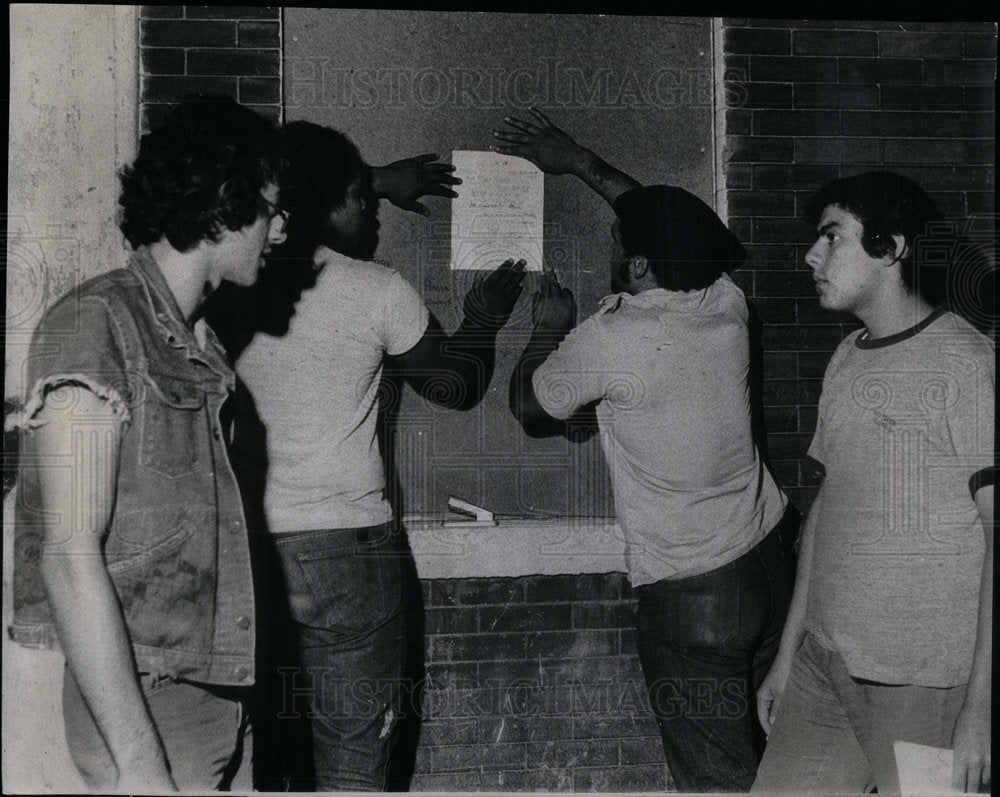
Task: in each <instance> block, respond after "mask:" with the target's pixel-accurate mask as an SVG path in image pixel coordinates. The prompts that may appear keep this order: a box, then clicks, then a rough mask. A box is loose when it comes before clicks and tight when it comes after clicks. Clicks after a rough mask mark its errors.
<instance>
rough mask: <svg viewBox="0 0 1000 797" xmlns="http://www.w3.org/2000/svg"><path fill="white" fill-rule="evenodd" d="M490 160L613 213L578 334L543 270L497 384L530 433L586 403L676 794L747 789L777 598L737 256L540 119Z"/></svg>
mask: <svg viewBox="0 0 1000 797" xmlns="http://www.w3.org/2000/svg"><path fill="white" fill-rule="evenodd" d="M532 113H533V115H534V117H535V120H534V121H533V122H525V121H521V120H517V119H510V118H508V119H506V120H505V121H507V123H508V124H509V125H510V126H511V127H512V128H513V129H514V130H513V131H498V133H497V134H496V135H497V138H499V139H500V140H501V141H504V142H505V144H503V145H501V146H499V147H498V149H499V150H500V151H502V152H507V153H510V154H514V155H521V156H523V157H526V158H528V159H530V160H532V161H533V162H534V163H535V164H536V165H538V167H539V168H541V169H542V170H543V171H545V172H549V173H562V172H567V173H571V174H575V175H576V176H578V177H579V178H580V179H581V180H583V181H584V182H585V183H587V185H589V186H590V187H591V188H593V189H594V190H595V191H597V192H598V193H599V194H600V195H601V196H602V197H604V198H605V199H606V200H607V201H608V202H609V203H610V204H611V205H612V207H613V208H614V211H615V214H616V216H617V218H616V220H615V222H614V225H613V226H612V234H613V237H614V244H615V245H614V254H613V255H612V259H611V269H610V271H611V287H612V290H613V291H614V293H613V294H612V295H611V296H608V297H606V298H605V299H604V300H603V301H602V302H601V306H600V308H599V309H598V310H597V312H596V313H595V314H594V315H593V316H591V317H590V318H588V319H587V320H585V321H583V322H582V323H580V324H579V325H577V324H576V318H575V315H576V308H575V305H574V301H573V297H572V294H571V293H570V292H569V291H568V290H564V289H561V288H560V287H559V283H558V282H557V281H556V279H555V276H554V275H553V274H551V273H550V274H548V275H547V277H546V280H545V281H544V282H543V288H542V291H541V292H540V294H537V295H536V297H535V303H534V305H533V316H534V319H535V324H536V325H535V329H534V331H533V333H532V336H531V339H530V341H529V343H528V346H527V348H526V349H525V351H524V353H523V354H522V356H521V359H520V361H519V363H518V365H517V366H516V368H515V372H514V374H513V376H512V378H511V385H510V391H511V392H510V397H511V410H512V411H513V413H514V415H515V416H516V417H517V418H518V420H520V421H521V423H522V425H523V426H524V428H525V430H526V431H527V432H528V433H529V434H533V435H544V434H549V433H552V432H556V431H558V430H559V422H560V421H564V420H566V419H568V418H570V417H571V416H572V415H573V414H574V413H575V412H577V411H578V410H580V409H581V408H582V407H586V406H588V405H591V404H594V403H596V413H597V420H598V424H599V427H600V431H601V443H602V447H603V449H604V455H605V458H606V459H607V462H608V468H609V471H610V473H611V480H612V484H613V487H614V495H615V509H616V513H617V515H618V519H619V521H620V523H621V526H622V531H623V533H624V536H625V542H626V551H625V556H626V564H627V566H628V571H629V580H630V582H631V584H632V587H633V588H634V590H635V595H636V596H637V597H638V599H639V605H638V611H637V620H638V649H639V660H640V662H641V664H642V669H643V675H644V677H645V679H646V684H647V687H648V691H649V698H650V703H651V704H652V707H653V711H654V714H655V715H656V719H657V722H658V723H659V726H660V731H661V735H662V739H663V749H664V753H665V755H666V759H667V766H668V768H669V770H670V774H671V777H672V779H673V781H674V783H675V785H676V786H677V788H678V789H679V790H680V791H746V790H747V789H748V788H749V787H750V785H751V783H752V782H753V777H754V773H755V771H756V767H757V762H758V760H759V756H760V752H759V746H760V742H762V737H761V735H760V730H759V729H758V728H757V727H756V722H755V718H754V716H753V715H754V712H753V708H752V705H753V697H752V696H753V692H754V689H755V688H756V686H757V685H759V683H760V681H761V680H762V679H763V677H764V674H765V673H766V672H767V670H768V668H769V667H770V664H771V660H772V659H773V657H774V653H775V650H776V649H777V644H778V640H779V638H780V635H781V627H782V624H783V621H784V616H785V611H786V609H787V606H788V601H789V598H790V596H791V586H792V565H791V561H790V557H789V556H788V554H787V552H786V550H785V548H784V546H783V544H782V541H781V539H780V533H781V532H780V529H779V525H780V521H781V519H782V516H783V514H784V512H785V507H786V501H785V497H784V495H783V494H782V492H781V490H779V489H778V487H777V485H776V484H775V483H774V480H773V479H772V477H771V474H770V473H769V472H768V470H767V467H766V466H765V465H764V463H763V461H762V460H761V457H760V454H759V452H758V451H757V448H756V446H755V445H754V441H753V437H752V434H751V422H750V403H749V389H748V381H747V375H748V370H749V334H748V318H749V311H748V307H747V303H746V299H745V297H744V296H743V293H742V291H740V289H739V288H738V287H737V286H736V284H735V283H734V282H733V281H732V279H730V277H729V275H728V273H727V272H729V271H731V270H733V269H734V268H736V267H738V266H739V265H740V264H741V263H742V261H743V256H744V253H743V248H742V246H740V244H739V242H738V241H737V240H736V237H735V236H734V235H733V234H732V233H731V232H730V231H729V230H728V229H726V226H725V225H724V224H723V223H722V221H721V220H720V219H719V218H718V216H716V215H715V213H714V212H713V211H712V210H711V209H710V208H709V207H708V206H707V205H706V204H705V203H704V202H702V201H701V200H700V199H698V198H696V197H695V196H693V195H692V194H690V193H688V192H687V191H684V190H682V189H680V188H675V187H671V186H646V187H642V186H640V185H639V184H638V183H637V182H636V181H635V180H633V179H632V178H630V177H628V176H627V175H624V174H622V173H621V172H619V171H617V170H616V169H613V168H612V167H611V166H609V165H608V164H607V163H605V162H604V161H603V160H601V159H600V158H599V157H597V156H596V155H595V154H594V153H592V152H589V151H588V150H585V149H584V148H582V147H580V146H579V145H577V144H576V143H575V142H574V141H573V140H572V139H571V138H570V137H569V136H568V135H566V133H564V132H563V131H562V130H559V129H558V128H556V127H555V126H553V125H552V124H551V123H550V122H549V121H548V119H546V118H545V117H544V116H543V115H542V114H541V113H539V112H538V111H534V110H533V111H532Z"/></svg>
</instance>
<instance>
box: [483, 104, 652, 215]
mask: <svg viewBox="0 0 1000 797" xmlns="http://www.w3.org/2000/svg"><path fill="white" fill-rule="evenodd" d="M528 110H529V111H530V112H531V115H532V116H534V117H535V121H534V122H526V121H524V120H522V119H515V118H514V117H513V116H505V117H504V122H505V123H506V124H507V125H509V126H510V127H512V128H514V130H513V131H510V130H496V131H494V133H493V136H494V137H495V138H496V139H498V140H499V141H502V142H503V143H502V144H496V145H494V149H495V150H496V151H497V152H501V153H503V154H505V155H517V156H518V157H521V158H525V159H527V160H529V161H531V162H532V163H534V164H535V165H536V166H537V167H538V168H539V169H541V170H542V171H543V172H545V173H546V174H575V175H576V176H577V177H579V178H580V179H581V180H583V182H585V183H586V184H587V185H589V186H590V187H591V188H592V189H594V191H596V192H597V193H598V194H600V195H601V196H602V197H604V199H605V200H606V201H607V203H608V204H609V205H610V204H613V203H614V201H615V200H616V199H617V198H618V197H619V195H621V194H623V193H625V192H626V191H629V190H631V189H633V188H640V187H641V184H640V183H638V182H637V181H636V180H634V179H632V178H631V177H629V176H628V175H627V174H625V172H622V171H619V170H618V169H616V168H615V167H614V166H611V165H610V164H609V163H607V162H606V161H604V160H603V159H601V158H600V157H599V156H598V155H597V154H595V153H594V152H591V151H590V150H589V149H586V148H585V147H581V146H580V145H579V144H577V143H576V141H575V140H574V139H573V137H572V136H570V135H569V134H568V133H566V132H565V131H564V130H562V129H560V128H558V127H556V126H555V125H554V124H552V122H550V121H549V119H548V117H547V116H546V115H545V114H543V113H542V112H541V111H539V110H538V109H537V108H529V109H528Z"/></svg>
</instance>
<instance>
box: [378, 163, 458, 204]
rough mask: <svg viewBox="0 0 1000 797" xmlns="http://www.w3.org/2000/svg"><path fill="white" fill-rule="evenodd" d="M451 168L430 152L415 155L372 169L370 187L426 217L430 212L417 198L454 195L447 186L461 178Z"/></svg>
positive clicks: (452, 196) (450, 196) (455, 183)
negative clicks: (453, 173) (454, 174)
mask: <svg viewBox="0 0 1000 797" xmlns="http://www.w3.org/2000/svg"><path fill="white" fill-rule="evenodd" d="M453 171H455V167H454V166H452V165H451V164H450V163H440V162H439V161H438V156H437V155H435V154H433V153H427V154H425V155H416V156H414V157H412V158H405V159H403V160H398V161H394V162H392V163H389V164H387V165H385V166H376V167H375V168H373V169H372V189H373V190H374V192H375V195H376V196H378V197H384V198H385V199H388V200H389V201H390V202H392V204H394V205H395V206H396V207H399V208H402V209H403V210H409V211H412V212H414V213H420V214H421V215H424V216H428V215H430V211H429V210H428V209H427V207H426V206H425V205H424V204H423V203H421V202H419V201H418V200H419V199H420V197H423V196H443V197H448V198H449V199H453V198H454V197H456V196H458V194H456V193H455V192H454V191H453V190H452V189H451V187H450V186H453V185H460V184H461V182H462V181H461V180H460V179H459V178H458V177H455V176H453V175H452V172H453Z"/></svg>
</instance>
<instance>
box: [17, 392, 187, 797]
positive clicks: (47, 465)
mask: <svg viewBox="0 0 1000 797" xmlns="http://www.w3.org/2000/svg"><path fill="white" fill-rule="evenodd" d="M59 389H60V390H62V391H67V392H68V394H69V395H67V397H66V398H67V400H66V401H60V402H58V405H59V406H60V407H67V409H52V408H51V405H47V406H46V407H45V408H44V409H42V411H41V412H40V414H39V420H41V421H42V422H43V424H42V425H41V426H40V427H38V428H37V429H36V431H35V432H34V434H35V435H36V436H37V452H38V456H39V460H40V462H39V487H40V490H41V500H42V506H43V508H44V510H45V516H46V523H45V541H44V545H43V549H42V561H41V573H42V579H43V580H44V583H45V589H46V591H47V593H48V598H49V603H50V605H51V607H52V612H53V615H54V618H55V624H56V631H57V632H58V634H59V641H60V643H61V644H62V648H63V652H64V653H65V655H66V661H67V663H68V664H69V667H70V670H71V671H72V673H73V676H74V678H75V679H76V681H77V683H78V685H79V687H80V691H81V693H82V694H83V697H84V700H86V702H87V706H88V707H89V708H90V711H91V713H92V714H93V716H94V720H95V721H96V723H97V727H98V728H99V729H100V732H101V736H102V737H103V738H104V740H105V742H106V743H107V745H108V749H109V750H110V752H111V755H112V757H113V759H114V761H115V764H116V766H117V768H118V788H119V789H120V790H126V791H133V792H162V791H173V790H175V789H176V787H175V785H174V782H173V779H172V778H171V776H170V771H169V768H168V765H167V760H166V755H165V753H164V750H163V746H162V744H161V743H160V739H159V736H158V735H157V733H156V728H155V727H154V725H153V721H152V719H151V718H150V716H149V712H148V710H147V708H146V704H145V701H144V700H143V696H142V692H141V690H140V687H139V682H138V678H137V674H136V672H135V665H134V663H133V657H132V648H131V644H130V641H129V636H128V631H127V630H126V628H125V622H124V619H123V616H122V612H121V608H120V606H119V604H118V597H117V595H116V593H115V590H114V586H113V585H112V583H111V578H110V576H109V575H108V571H107V568H106V566H105V564H104V557H103V555H102V552H101V544H102V540H103V538H104V535H105V532H106V530H107V528H108V525H109V523H110V521H111V516H112V512H113V509H114V500H115V482H116V478H117V472H118V449H119V445H120V442H121V432H122V425H121V422H120V420H119V419H117V418H116V417H115V416H114V414H113V413H112V411H111V408H110V406H109V404H108V402H107V401H105V400H104V399H101V398H98V397H97V396H96V395H95V394H94V393H92V392H91V391H90V390H88V389H86V388H83V387H76V386H64V387H62V388H59Z"/></svg>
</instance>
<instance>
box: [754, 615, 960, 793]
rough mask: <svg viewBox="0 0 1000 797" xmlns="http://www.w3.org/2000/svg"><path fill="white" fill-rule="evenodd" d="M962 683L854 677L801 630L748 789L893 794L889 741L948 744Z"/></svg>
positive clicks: (892, 757)
mask: <svg viewBox="0 0 1000 797" xmlns="http://www.w3.org/2000/svg"><path fill="white" fill-rule="evenodd" d="M965 689H966V688H965V687H964V686H955V687H951V688H945V689H936V688H932V687H928V686H915V685H900V686H893V685H888V684H878V683H872V682H870V681H861V680H857V679H855V678H852V677H851V674H850V673H849V672H848V671H847V666H846V665H845V664H844V660H843V658H841V656H840V654H839V653H837V652H835V651H831V650H827V649H826V648H824V647H822V646H821V645H820V644H819V643H818V642H817V641H816V638H815V637H814V636H813V635H812V634H806V636H805V639H804V640H803V642H802V645H801V646H800V647H799V650H798V652H797V653H796V654H795V659H794V661H793V662H792V669H791V672H790V673H789V675H788V685H787V686H786V687H785V692H784V695H783V696H782V698H781V704H780V705H779V707H778V715H777V717H776V719H775V722H774V727H773V728H772V729H771V735H770V736H769V737H768V740H767V750H766V751H765V752H764V759H763V760H762V761H761V762H760V771H759V772H758V773H757V780H756V781H755V782H754V786H753V790H754V792H760V793H764V794H773V793H776V792H786V793H787V792H795V793H798V794H801V793H803V792H827V793H829V792H839V793H842V794H851V793H853V794H861V793H864V792H868V791H871V787H872V786H878V791H879V794H893V793H896V794H898V793H899V774H898V772H897V770H896V759H895V754H894V752H893V742H894V741H896V740H900V741H906V742H914V743H916V744H925V745H928V746H930V747H945V748H950V747H951V736H952V733H953V732H954V730H955V722H956V721H957V720H958V714H959V712H960V711H961V710H962V705H963V704H964V703H965Z"/></svg>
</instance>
